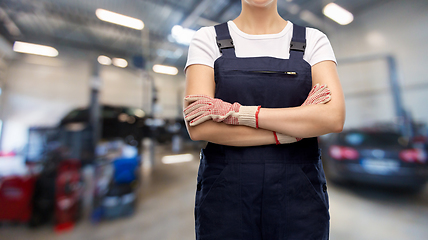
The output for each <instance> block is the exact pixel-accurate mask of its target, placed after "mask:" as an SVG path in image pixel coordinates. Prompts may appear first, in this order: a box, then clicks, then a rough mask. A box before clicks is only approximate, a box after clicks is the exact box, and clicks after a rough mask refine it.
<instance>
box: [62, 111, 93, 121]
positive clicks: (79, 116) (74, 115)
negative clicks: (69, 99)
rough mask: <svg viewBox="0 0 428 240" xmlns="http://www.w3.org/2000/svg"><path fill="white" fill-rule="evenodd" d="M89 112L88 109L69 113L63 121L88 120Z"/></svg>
mask: <svg viewBox="0 0 428 240" xmlns="http://www.w3.org/2000/svg"><path fill="white" fill-rule="evenodd" d="M88 114H89V111H88V109H76V110H73V111H71V112H70V113H69V114H67V116H65V118H64V119H65V120H72V119H83V118H88Z"/></svg>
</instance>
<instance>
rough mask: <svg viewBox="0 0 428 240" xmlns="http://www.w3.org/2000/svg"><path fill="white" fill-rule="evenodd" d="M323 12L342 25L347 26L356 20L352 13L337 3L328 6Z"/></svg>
mask: <svg viewBox="0 0 428 240" xmlns="http://www.w3.org/2000/svg"><path fill="white" fill-rule="evenodd" d="M322 12H323V13H324V15H326V16H327V17H329V18H330V19H331V20H333V21H335V22H337V23H339V24H340V25H347V24H349V23H351V22H352V21H353V20H354V15H352V13H350V12H349V11H348V10H346V9H344V8H342V7H341V6H339V5H337V4H335V3H329V4H327V5H326V6H325V7H324V9H323V11H322Z"/></svg>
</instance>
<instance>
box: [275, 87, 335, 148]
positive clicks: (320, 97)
mask: <svg viewBox="0 0 428 240" xmlns="http://www.w3.org/2000/svg"><path fill="white" fill-rule="evenodd" d="M330 100H331V93H330V89H328V88H327V85H320V84H319V83H317V84H315V85H314V87H313V88H312V90H311V91H310V92H309V94H308V97H307V98H306V100H305V102H304V103H303V104H302V106H305V105H312V104H325V103H328V102H329V101H330ZM273 135H274V136H275V141H276V144H277V145H278V144H287V143H293V142H298V141H300V140H302V138H295V137H291V136H287V135H285V134H280V133H276V132H273Z"/></svg>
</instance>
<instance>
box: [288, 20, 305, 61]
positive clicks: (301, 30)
mask: <svg viewBox="0 0 428 240" xmlns="http://www.w3.org/2000/svg"><path fill="white" fill-rule="evenodd" d="M305 48H306V28H305V27H302V26H299V25H296V24H293V38H292V39H291V42H290V59H297V58H300V59H302V58H303V53H304V52H305Z"/></svg>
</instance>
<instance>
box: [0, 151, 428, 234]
mask: <svg viewBox="0 0 428 240" xmlns="http://www.w3.org/2000/svg"><path fill="white" fill-rule="evenodd" d="M191 153H192V154H193V156H194V161H192V162H187V163H180V164H171V165H164V164H162V163H160V161H159V160H160V157H161V156H162V155H163V154H169V150H168V148H165V147H159V148H157V164H156V165H155V166H154V167H153V169H152V170H151V171H144V172H143V175H144V179H143V185H142V187H141V190H140V194H139V195H140V197H139V205H138V209H137V212H136V213H135V214H134V215H133V216H131V217H128V218H122V219H118V220H112V221H103V222H101V223H99V224H97V225H92V224H91V223H90V222H89V221H88V220H83V221H81V222H79V223H78V224H77V225H76V227H75V229H74V230H73V231H70V232H66V233H61V234H56V233H54V232H53V228H52V226H50V225H47V226H43V227H40V228H38V229H29V228H28V227H26V226H25V225H15V226H14V225H10V224H8V225H4V226H2V227H0V240H6V239H7V240H9V239H14V240H15V239H17V240H20V239H25V240H27V239H34V240H50V239H62V240H77V239H79V240H81V239H84V240H101V239H102V240H110V239H111V240H113V239H114V240H131V239H144V240H191V239H194V223H193V204H194V195H195V187H196V186H195V185H196V174H197V169H198V159H199V153H198V152H197V151H191ZM328 187H329V195H330V214H331V234H330V236H331V237H330V239H331V240H425V239H428V237H427V236H428V187H427V188H425V190H424V191H423V192H422V193H420V194H417V195H412V194H408V193H403V192H391V191H385V190H382V189H368V188H366V187H354V186H336V185H333V184H329V185H328Z"/></svg>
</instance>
